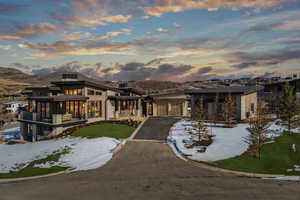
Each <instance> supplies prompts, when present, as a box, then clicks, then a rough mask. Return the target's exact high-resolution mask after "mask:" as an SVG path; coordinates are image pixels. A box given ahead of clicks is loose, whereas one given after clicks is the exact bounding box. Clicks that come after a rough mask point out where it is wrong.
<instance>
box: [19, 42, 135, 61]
mask: <svg viewBox="0 0 300 200" xmlns="http://www.w3.org/2000/svg"><path fill="white" fill-rule="evenodd" d="M19 47H20V48H23V49H28V50H31V51H34V52H35V53H32V54H31V56H33V57H40V58H52V57H57V56H63V55H101V54H129V53H130V52H131V51H132V49H133V47H132V45H130V44H128V43H107V42H95V41H90V42H82V43H81V42H66V41H58V42H55V43H37V44H30V43H23V44H19Z"/></svg>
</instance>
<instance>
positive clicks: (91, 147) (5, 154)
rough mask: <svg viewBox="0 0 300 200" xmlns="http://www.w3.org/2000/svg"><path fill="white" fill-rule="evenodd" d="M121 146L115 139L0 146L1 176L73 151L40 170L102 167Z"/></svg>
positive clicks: (67, 140)
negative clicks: (44, 159)
mask: <svg viewBox="0 0 300 200" xmlns="http://www.w3.org/2000/svg"><path fill="white" fill-rule="evenodd" d="M118 143H119V141H118V140H116V139H114V138H105V137H102V138H96V139H86V138H72V137H70V138H65V139H59V140H48V141H40V142H35V143H26V144H15V145H6V144H0V158H1V159H0V173H8V172H9V171H18V170H20V168H19V169H16V168H15V167H16V165H20V164H21V165H24V166H23V167H25V166H26V164H29V163H30V162H32V161H34V160H39V159H42V158H46V157H48V156H49V155H51V154H53V153H54V152H61V151H63V150H64V149H69V148H70V152H69V153H67V154H65V155H62V156H61V157H60V159H59V161H58V163H53V162H50V163H45V164H44V165H41V166H37V167H49V166H53V165H59V166H68V167H71V168H72V170H73V171H78V170H88V169H94V168H98V167H100V166H102V165H104V164H105V163H106V162H108V161H109V160H110V159H111V157H112V152H111V151H112V150H113V149H114V148H115V147H116V146H117V144H118Z"/></svg>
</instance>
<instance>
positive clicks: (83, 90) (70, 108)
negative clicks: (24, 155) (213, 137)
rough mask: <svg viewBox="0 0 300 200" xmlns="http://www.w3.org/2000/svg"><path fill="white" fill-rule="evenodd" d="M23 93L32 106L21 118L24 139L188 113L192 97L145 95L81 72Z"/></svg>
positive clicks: (64, 75) (181, 95) (65, 74)
mask: <svg viewBox="0 0 300 200" xmlns="http://www.w3.org/2000/svg"><path fill="white" fill-rule="evenodd" d="M23 94H24V95H26V96H27V101H28V107H27V109H26V111H23V112H21V113H20V115H19V119H18V121H19V122H20V127H21V128H20V130H21V134H22V136H23V138H24V139H26V140H32V141H35V140H39V139H41V138H43V137H46V136H52V135H58V134H60V133H62V132H63V131H64V130H65V129H67V128H70V127H73V126H76V125H81V124H85V123H92V122H96V121H103V120H124V119H133V120H141V119H143V118H144V117H147V116H188V112H187V107H188V101H189V99H188V98H187V95H185V94H183V93H182V94H162V95H143V94H142V93H141V92H139V91H137V90H135V89H133V88H129V87H127V84H126V83H123V84H120V85H119V87H118V88H114V87H108V86H105V85H103V84H101V83H99V82H97V81H95V80H92V79H88V78H82V77H81V76H80V74H77V73H64V74H62V77H61V78H60V79H59V80H57V81H53V82H51V85H49V86H41V87H29V88H26V89H25V90H24V91H23Z"/></svg>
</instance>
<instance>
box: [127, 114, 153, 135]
mask: <svg viewBox="0 0 300 200" xmlns="http://www.w3.org/2000/svg"><path fill="white" fill-rule="evenodd" d="M148 119H149V117H146V118H145V119H144V120H143V121H142V122H141V123H140V125H139V126H138V127H137V128H136V129H135V130H134V132H133V133H132V135H131V136H130V137H129V138H127V139H125V140H133V138H134V137H135V136H136V134H137V133H138V132H139V130H140V129H141V128H142V126H143V125H144V123H145V122H146V121H147V120H148Z"/></svg>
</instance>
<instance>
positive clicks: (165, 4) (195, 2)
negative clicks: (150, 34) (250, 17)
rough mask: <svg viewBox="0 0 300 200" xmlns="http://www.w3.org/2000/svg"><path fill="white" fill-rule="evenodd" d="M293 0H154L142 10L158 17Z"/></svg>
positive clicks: (266, 5) (271, 6)
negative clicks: (192, 11) (190, 10)
mask: <svg viewBox="0 0 300 200" xmlns="http://www.w3.org/2000/svg"><path fill="white" fill-rule="evenodd" d="M293 2H295V0H231V1H220V0H176V1H170V0H154V3H153V5H152V6H145V7H144V8H143V11H144V13H145V14H146V15H149V16H156V17H159V16H161V15H162V14H164V13H169V12H173V13H175V12H181V11H184V10H189V9H206V10H208V11H217V10H218V9H221V8H227V9H231V10H239V9H242V8H253V9H265V8H275V7H278V6H281V5H283V4H286V3H293Z"/></svg>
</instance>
